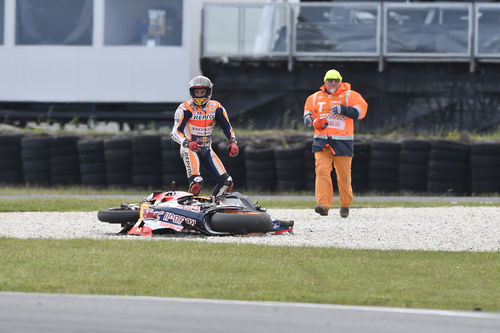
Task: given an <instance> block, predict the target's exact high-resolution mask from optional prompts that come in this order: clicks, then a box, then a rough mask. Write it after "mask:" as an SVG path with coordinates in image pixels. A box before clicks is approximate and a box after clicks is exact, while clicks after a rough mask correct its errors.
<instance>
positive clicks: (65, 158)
mask: <svg viewBox="0 0 500 333" xmlns="http://www.w3.org/2000/svg"><path fill="white" fill-rule="evenodd" d="M78 139H79V137H78V136H56V137H54V138H53V139H52V140H51V145H50V181H51V183H52V185H71V184H79V183H80V166H79V161H78V150H77V148H76V143H77V142H78Z"/></svg>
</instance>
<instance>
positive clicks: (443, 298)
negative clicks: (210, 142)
mask: <svg viewBox="0 0 500 333" xmlns="http://www.w3.org/2000/svg"><path fill="white" fill-rule="evenodd" d="M0 244H1V246H0V266H1V267H2V269H1V271H0V291H18V292H43V293H75V294H111V295H147V296H160V297H194V298H215V299H235V300H263V301H283V302H312V303H328V304H356V305H375V306H395V307H411V308H439V309H457V310H472V309H474V308H476V307H479V308H481V309H483V310H484V311H500V301H499V299H498V295H500V283H499V282H500V281H499V280H500V279H499V277H500V253H498V252H496V253H478V252H475V253H470V252H424V251H371V250H345V249H332V248H311V247H298V248H295V247H294V248H290V247H274V246H257V245H234V244H233V245H231V244H207V243H201V242H191V241H173V240H160V241H135V240H19V239H9V238H0Z"/></svg>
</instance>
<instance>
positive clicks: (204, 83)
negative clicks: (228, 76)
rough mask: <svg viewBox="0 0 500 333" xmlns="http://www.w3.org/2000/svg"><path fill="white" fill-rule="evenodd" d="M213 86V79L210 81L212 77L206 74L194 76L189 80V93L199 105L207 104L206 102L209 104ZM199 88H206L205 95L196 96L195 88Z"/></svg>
mask: <svg viewBox="0 0 500 333" xmlns="http://www.w3.org/2000/svg"><path fill="white" fill-rule="evenodd" d="M213 86H214V85H213V83H212V81H210V79H209V78H208V77H206V76H195V77H194V78H192V79H191V81H189V93H190V94H191V97H192V98H193V101H194V103H195V104H196V105H198V106H205V104H207V102H208V101H209V100H210V98H211V97H212V87H213ZM198 88H203V89H206V93H205V95H203V96H196V95H195V93H194V90H195V89H198Z"/></svg>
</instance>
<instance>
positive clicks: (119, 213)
mask: <svg viewBox="0 0 500 333" xmlns="http://www.w3.org/2000/svg"><path fill="white" fill-rule="evenodd" d="M97 218H98V219H99V221H101V222H108V223H120V224H123V223H135V222H137V220H138V219H139V210H131V209H116V208H111V209H106V210H100V211H99V212H98V213H97Z"/></svg>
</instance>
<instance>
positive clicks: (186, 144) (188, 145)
mask: <svg viewBox="0 0 500 333" xmlns="http://www.w3.org/2000/svg"><path fill="white" fill-rule="evenodd" d="M182 146H183V147H184V148H189V150H191V151H195V152H199V151H201V147H200V145H199V144H198V142H196V141H189V140H184V142H183V143H182Z"/></svg>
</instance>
